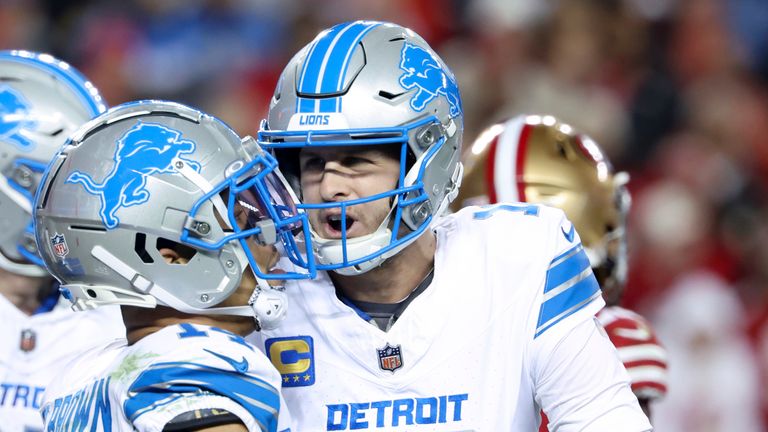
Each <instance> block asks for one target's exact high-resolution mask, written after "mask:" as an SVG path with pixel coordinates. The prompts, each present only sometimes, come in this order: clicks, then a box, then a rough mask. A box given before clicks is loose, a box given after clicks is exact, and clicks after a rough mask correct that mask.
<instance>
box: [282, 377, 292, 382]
mask: <svg viewBox="0 0 768 432" xmlns="http://www.w3.org/2000/svg"><path fill="white" fill-rule="evenodd" d="M290 381H291V380H290V378H288V377H283V382H284V383H287V382H290Z"/></svg>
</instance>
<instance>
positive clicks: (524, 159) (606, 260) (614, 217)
mask: <svg viewBox="0 0 768 432" xmlns="http://www.w3.org/2000/svg"><path fill="white" fill-rule="evenodd" d="M464 157H465V161H464V167H465V168H464V177H463V180H462V185H461V188H460V189H459V195H458V197H457V198H456V200H455V201H454V210H456V209H458V208H459V207H463V206H467V205H484V204H493V203H497V202H508V201H522V202H530V203H537V204H545V205H550V206H554V207H558V208H561V209H562V210H563V211H565V213H566V215H567V216H568V218H569V219H570V220H571V221H572V222H573V224H574V226H575V227H576V231H577V232H578V233H579V236H580V237H581V241H582V243H583V244H584V248H585V249H586V251H587V255H588V256H589V259H590V262H591V264H592V268H593V270H594V272H595V275H596V276H597V278H598V280H599V281H600V285H601V286H602V288H603V297H604V298H605V301H606V303H608V304H617V303H618V301H619V298H620V296H621V291H622V288H623V285H624V281H625V279H626V267H627V264H626V263H627V252H626V233H625V230H624V227H625V221H626V215H627V212H628V210H629V205H630V196H629V193H628V192H627V189H626V187H625V185H626V183H627V181H628V180H629V176H628V175H627V174H626V173H624V172H620V173H616V172H614V170H613V167H612V166H611V164H610V162H609V161H608V160H607V159H606V158H605V156H604V155H603V152H602V150H601V149H600V147H599V146H598V145H597V143H595V141H593V140H592V139H591V138H589V137H588V136H586V135H584V134H582V133H580V132H578V131H576V130H575V129H573V128H572V127H571V126H569V125H567V124H565V123H562V122H560V121H559V120H557V119H556V118H554V117H552V116H518V117H515V118H513V119H511V120H509V121H506V122H504V123H500V124H495V125H493V126H491V127H489V128H488V129H486V130H485V131H483V133H481V134H480V136H479V137H478V138H477V140H475V142H474V143H473V144H472V146H471V147H470V148H469V149H468V151H467V153H466V154H465V156H464Z"/></svg>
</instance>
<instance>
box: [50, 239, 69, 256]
mask: <svg viewBox="0 0 768 432" xmlns="http://www.w3.org/2000/svg"><path fill="white" fill-rule="evenodd" d="M51 247H52V248H53V253H55V254H56V256H58V257H61V258H64V257H65V256H67V254H68V253H69V247H67V239H65V238H64V234H59V233H56V234H54V235H53V237H51Z"/></svg>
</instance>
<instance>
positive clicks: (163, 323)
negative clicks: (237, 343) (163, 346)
mask: <svg viewBox="0 0 768 432" xmlns="http://www.w3.org/2000/svg"><path fill="white" fill-rule="evenodd" d="M121 309H122V312H123V322H124V323H125V333H126V338H127V339H128V344H129V345H133V344H134V343H136V342H138V341H140V340H141V339H143V338H145V337H147V336H149V335H151V334H153V333H155V332H158V331H160V330H162V329H164V328H165V327H169V326H172V325H176V324H182V323H189V324H198V325H205V326H211V327H218V328H220V329H222V330H227V331H229V332H232V333H235V334H237V335H240V336H246V335H248V334H250V333H253V331H254V330H255V329H256V327H255V321H254V320H253V319H252V318H249V317H240V316H227V315H188V314H185V313H182V312H179V311H177V310H174V309H171V308H167V307H163V306H158V307H157V308H155V309H148V308H139V307H131V306H123V307H122V308H121Z"/></svg>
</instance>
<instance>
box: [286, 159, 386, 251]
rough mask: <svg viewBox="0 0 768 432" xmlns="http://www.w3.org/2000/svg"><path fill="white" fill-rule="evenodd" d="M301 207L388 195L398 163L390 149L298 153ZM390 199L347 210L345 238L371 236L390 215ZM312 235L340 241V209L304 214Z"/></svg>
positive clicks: (327, 209) (363, 204)
mask: <svg viewBox="0 0 768 432" xmlns="http://www.w3.org/2000/svg"><path fill="white" fill-rule="evenodd" d="M299 164H300V165H299V166H300V169H301V192H302V200H303V202H304V203H305V204H320V203H331V202H344V201H349V200H354V199H359V198H366V197H369V196H373V195H376V194H379V193H383V192H387V191H390V190H392V189H394V188H395V187H396V186H397V182H398V178H399V174H400V162H399V160H398V159H396V157H395V156H394V155H393V154H392V146H389V147H387V146H361V147H327V148H308V149H302V151H301V153H300V156H299ZM391 200H392V198H390V197H387V198H382V199H378V200H375V201H369V202H366V203H362V204H356V205H353V206H349V207H348V208H347V211H346V230H347V233H346V234H347V237H348V238H353V237H360V236H364V235H366V234H370V233H372V232H374V231H375V230H376V229H377V228H378V227H379V225H381V222H382V221H383V220H384V218H385V217H386V215H387V213H389V210H390V205H391ZM308 214H309V221H310V223H311V224H312V228H313V229H314V230H315V232H316V233H317V234H318V235H319V236H320V237H323V238H326V239H340V238H341V236H342V223H341V208H339V207H334V208H326V209H318V210H309V211H308Z"/></svg>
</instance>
